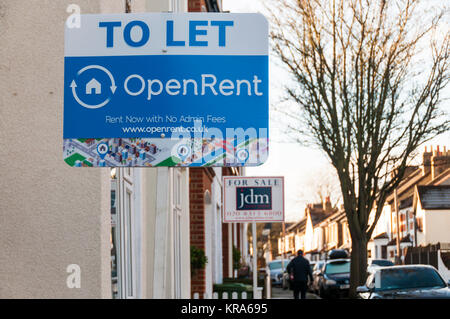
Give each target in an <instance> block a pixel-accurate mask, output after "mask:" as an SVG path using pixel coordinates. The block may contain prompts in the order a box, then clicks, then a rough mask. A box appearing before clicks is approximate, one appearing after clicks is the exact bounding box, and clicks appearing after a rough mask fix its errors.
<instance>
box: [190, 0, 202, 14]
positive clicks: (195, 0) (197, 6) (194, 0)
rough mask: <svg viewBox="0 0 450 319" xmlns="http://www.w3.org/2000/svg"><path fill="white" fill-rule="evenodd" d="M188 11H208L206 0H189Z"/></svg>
mask: <svg viewBox="0 0 450 319" xmlns="http://www.w3.org/2000/svg"><path fill="white" fill-rule="evenodd" d="M188 11H189V12H204V11H206V4H205V0H189V2H188Z"/></svg>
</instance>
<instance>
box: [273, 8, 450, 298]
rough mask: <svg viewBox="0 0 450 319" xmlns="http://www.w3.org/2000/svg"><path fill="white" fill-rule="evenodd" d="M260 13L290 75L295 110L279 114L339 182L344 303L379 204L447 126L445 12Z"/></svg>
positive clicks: (358, 278) (362, 272) (357, 277)
mask: <svg viewBox="0 0 450 319" xmlns="http://www.w3.org/2000/svg"><path fill="white" fill-rule="evenodd" d="M425 5H429V2H427V3H426V4H425ZM269 10H270V11H271V18H272V31H271V39H272V45H273V49H274V51H275V53H276V55H277V56H278V57H279V58H280V59H281V61H282V64H283V65H284V66H285V67H287V69H288V71H289V73H290V74H291V75H292V76H293V77H292V78H293V81H292V82H291V84H289V85H287V87H286V93H287V96H288V98H289V99H290V100H291V101H293V102H295V103H293V104H294V105H296V110H295V111H292V110H289V111H286V110H284V111H283V110H281V112H283V113H284V114H285V115H286V116H287V117H289V118H290V119H291V122H290V123H291V125H289V129H290V130H291V132H292V131H294V132H297V133H300V135H299V136H301V137H299V141H300V142H304V141H305V138H304V137H306V140H307V141H310V142H311V141H312V142H313V143H315V144H316V145H318V146H319V147H320V148H321V149H322V150H323V151H324V152H325V153H326V154H327V156H328V157H329V159H330V161H331V163H332V165H333V166H334V168H335V169H336V172H337V175H338V177H339V182H340V188H341V192H342V200H343V204H344V207H345V211H346V215H347V219H348V223H349V228H350V233H351V237H352V255H351V280H350V282H351V285H350V293H351V296H354V295H355V291H356V287H357V286H358V285H361V284H363V283H364V281H365V279H366V268H367V243H368V241H369V240H370V238H371V236H372V232H373V231H374V228H375V225H376V223H377V221H378V219H379V217H380V215H381V212H382V208H383V205H384V203H385V200H386V197H387V196H388V194H389V193H391V192H392V191H393V189H395V188H396V187H397V186H398V184H399V182H400V180H401V179H402V178H403V175H404V172H405V168H406V167H407V165H408V163H409V161H410V159H411V156H412V155H413V154H414V153H415V151H416V150H417V149H418V147H419V146H420V145H421V144H423V143H424V142H426V141H428V140H429V139H431V138H432V137H434V136H436V135H437V134H440V133H442V132H444V131H446V130H448V129H449V118H448V115H447V114H445V113H444V110H443V109H442V108H440V105H441V104H442V102H443V101H444V100H445V99H444V97H443V96H442V95H443V92H444V88H445V87H446V86H447V84H448V82H449V37H450V35H449V31H448V26H447V27H445V19H444V18H445V15H446V14H447V13H448V10H447V9H446V8H442V7H441V8H434V9H433V8H427V7H425V6H424V5H422V4H421V1H419V0H280V1H276V7H269ZM447 18H448V16H447ZM425 42H426V43H427V45H426V46H425V45H424V43H425ZM292 120H294V121H295V123H297V124H296V125H292V123H293V122H292ZM302 137H303V138H302ZM371 213H372V214H375V215H374V219H373V220H374V222H373V223H372V224H371V225H369V215H370V214H371Z"/></svg>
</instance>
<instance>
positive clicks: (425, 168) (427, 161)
mask: <svg viewBox="0 0 450 319" xmlns="http://www.w3.org/2000/svg"><path fill="white" fill-rule="evenodd" d="M432 156H433V146H431V148H430V151H429V152H427V148H426V147H425V151H424V152H423V163H422V175H426V174H428V173H429V172H430V170H431V157H432Z"/></svg>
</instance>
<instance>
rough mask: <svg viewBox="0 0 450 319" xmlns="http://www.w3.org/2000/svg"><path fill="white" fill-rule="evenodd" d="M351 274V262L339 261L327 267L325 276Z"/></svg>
mask: <svg viewBox="0 0 450 319" xmlns="http://www.w3.org/2000/svg"><path fill="white" fill-rule="evenodd" d="M349 272H350V262H349V261H338V262H332V263H329V264H327V266H326V267H325V274H327V275H333V274H344V273H349Z"/></svg>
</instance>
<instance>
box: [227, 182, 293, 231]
mask: <svg viewBox="0 0 450 319" xmlns="http://www.w3.org/2000/svg"><path fill="white" fill-rule="evenodd" d="M223 184H224V190H223V197H224V211H223V222H224V223H247V222H250V223H251V222H271V223H273V222H284V177H238V176H225V177H224V178H223Z"/></svg>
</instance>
